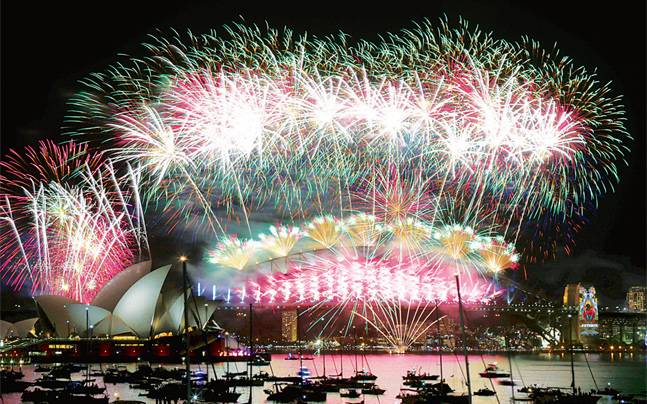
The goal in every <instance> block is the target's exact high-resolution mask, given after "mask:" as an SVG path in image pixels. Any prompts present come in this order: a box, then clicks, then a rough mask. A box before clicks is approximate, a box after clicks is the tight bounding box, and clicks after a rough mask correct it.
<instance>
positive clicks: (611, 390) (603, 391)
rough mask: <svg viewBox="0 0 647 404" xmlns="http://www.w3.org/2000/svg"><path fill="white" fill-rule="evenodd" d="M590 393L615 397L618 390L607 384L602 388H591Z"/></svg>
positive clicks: (617, 394)
mask: <svg viewBox="0 0 647 404" xmlns="http://www.w3.org/2000/svg"><path fill="white" fill-rule="evenodd" d="M591 393H593V394H598V395H601V396H611V397H617V396H619V395H620V391H618V390H616V389H614V388H612V387H611V386H607V387H605V388H604V389H598V390H591Z"/></svg>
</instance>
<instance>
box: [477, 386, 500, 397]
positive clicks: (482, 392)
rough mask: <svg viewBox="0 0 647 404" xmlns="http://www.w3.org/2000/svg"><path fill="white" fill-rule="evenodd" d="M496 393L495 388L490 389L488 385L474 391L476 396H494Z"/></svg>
mask: <svg viewBox="0 0 647 404" xmlns="http://www.w3.org/2000/svg"><path fill="white" fill-rule="evenodd" d="M495 394H496V393H495V392H494V391H493V390H490V389H488V388H487V387H483V388H482V389H478V390H476V391H475V392H474V395H475V396H493V395H495Z"/></svg>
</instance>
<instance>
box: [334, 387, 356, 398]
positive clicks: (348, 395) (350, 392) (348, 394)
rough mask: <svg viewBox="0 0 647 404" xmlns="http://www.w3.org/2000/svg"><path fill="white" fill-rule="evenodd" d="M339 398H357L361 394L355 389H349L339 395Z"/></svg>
mask: <svg viewBox="0 0 647 404" xmlns="http://www.w3.org/2000/svg"><path fill="white" fill-rule="evenodd" d="M339 396H340V397H345V398H358V397H359V396H361V394H360V392H359V391H357V390H355V389H349V390H347V391H346V392H345V393H339Z"/></svg>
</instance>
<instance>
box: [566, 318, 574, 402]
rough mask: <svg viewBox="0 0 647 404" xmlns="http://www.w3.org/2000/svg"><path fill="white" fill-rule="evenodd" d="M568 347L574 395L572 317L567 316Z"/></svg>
mask: <svg viewBox="0 0 647 404" xmlns="http://www.w3.org/2000/svg"><path fill="white" fill-rule="evenodd" d="M568 345H569V351H570V353H571V387H572V388H573V394H575V392H576V389H575V364H574V363H573V316H572V315H571V314H569V315H568Z"/></svg>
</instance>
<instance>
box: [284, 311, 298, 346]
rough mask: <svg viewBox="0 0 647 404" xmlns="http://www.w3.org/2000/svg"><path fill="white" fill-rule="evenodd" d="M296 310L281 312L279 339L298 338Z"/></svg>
mask: <svg viewBox="0 0 647 404" xmlns="http://www.w3.org/2000/svg"><path fill="white" fill-rule="evenodd" d="M297 318H298V316H297V311H296V310H286V311H283V312H281V339H282V340H283V341H285V342H294V341H296V340H297V338H298V332H297V324H298V323H297Z"/></svg>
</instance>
